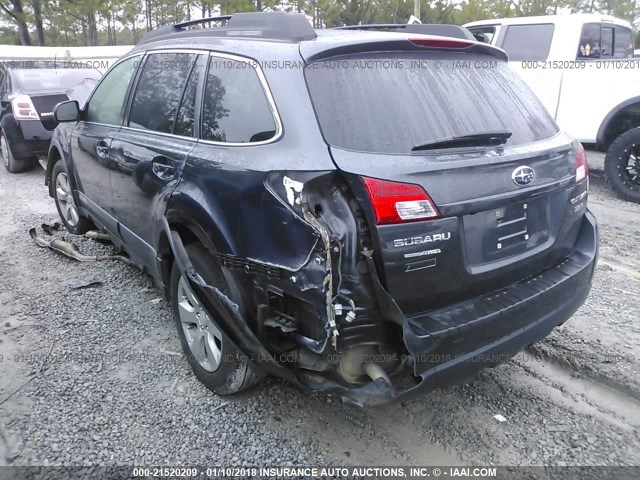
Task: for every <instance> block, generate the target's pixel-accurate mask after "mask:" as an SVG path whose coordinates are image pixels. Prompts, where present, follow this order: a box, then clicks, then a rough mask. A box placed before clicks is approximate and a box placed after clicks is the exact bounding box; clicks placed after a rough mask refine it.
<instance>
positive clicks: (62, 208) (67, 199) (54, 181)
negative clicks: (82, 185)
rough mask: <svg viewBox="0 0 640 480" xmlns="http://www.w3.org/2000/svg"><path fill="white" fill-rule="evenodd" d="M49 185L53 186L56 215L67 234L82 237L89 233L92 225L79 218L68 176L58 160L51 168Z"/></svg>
mask: <svg viewBox="0 0 640 480" xmlns="http://www.w3.org/2000/svg"><path fill="white" fill-rule="evenodd" d="M51 185H52V186H53V198H54V200H55V202H56V208H57V209H58V215H60V219H61V220H62V223H63V224H64V226H65V227H66V229H67V230H68V231H69V233H73V234H75V235H82V234H84V233H86V232H87V231H89V230H90V229H91V228H92V227H93V224H92V223H91V220H89V219H88V218H85V217H83V216H81V215H80V212H79V211H78V207H77V206H76V204H75V200H74V199H73V194H72V191H71V185H70V183H69V176H68V174H67V170H66V169H65V168H64V162H63V161H62V160H58V161H57V162H56V164H55V165H54V166H53V171H52V172H51Z"/></svg>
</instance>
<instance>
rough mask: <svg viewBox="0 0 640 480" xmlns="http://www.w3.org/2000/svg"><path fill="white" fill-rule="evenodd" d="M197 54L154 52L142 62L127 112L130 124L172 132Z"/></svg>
mask: <svg viewBox="0 0 640 480" xmlns="http://www.w3.org/2000/svg"><path fill="white" fill-rule="evenodd" d="M196 59H197V55H196V54H192V53H154V54H151V55H149V57H148V58H147V60H146V61H145V63H144V67H143V69H142V73H141V74H140V80H139V81H138V84H137V86H136V91H135V94H134V96H133V102H132V104H131V112H130V113H129V126H130V127H133V128H139V129H143V130H152V131H154V132H161V133H171V132H172V129H173V124H174V122H175V121H176V116H177V113H178V107H179V106H180V99H181V98H182V94H183V92H184V90H185V87H186V85H187V79H188V78H189V74H190V73H191V70H192V68H193V65H194V63H195V60H196Z"/></svg>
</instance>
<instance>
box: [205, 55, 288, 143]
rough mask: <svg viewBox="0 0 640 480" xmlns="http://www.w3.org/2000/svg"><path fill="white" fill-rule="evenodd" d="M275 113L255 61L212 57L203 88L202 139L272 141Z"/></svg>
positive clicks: (243, 141) (248, 141)
mask: <svg viewBox="0 0 640 480" xmlns="http://www.w3.org/2000/svg"><path fill="white" fill-rule="evenodd" d="M274 113H275V107H274V106H273V104H272V103H270V100H269V98H268V97H267V93H266V91H265V88H264V87H263V83H262V81H261V79H260V76H259V74H258V71H257V67H256V66H255V65H254V64H253V63H252V62H249V61H241V60H236V59H231V58H226V57H216V56H212V57H211V59H210V61H209V70H208V72H207V76H206V84H205V88H204V108H203V113H202V129H201V136H202V138H203V139H205V140H212V141H215V142H224V143H253V142H262V141H266V140H269V139H271V138H273V137H274V136H275V135H276V133H277V130H278V128H277V126H276V121H275V118H274Z"/></svg>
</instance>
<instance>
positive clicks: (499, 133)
mask: <svg viewBox="0 0 640 480" xmlns="http://www.w3.org/2000/svg"><path fill="white" fill-rule="evenodd" d="M511 135H512V133H511V132H509V131H507V130H496V131H495V132H478V133H472V134H470V135H461V136H459V137H444V138H436V139H435V140H430V141H428V142H424V143H419V144H417V145H415V146H413V147H412V148H411V151H412V152H417V151H420V150H437V149H440V148H462V147H493V146H495V145H502V144H504V143H506V142H507V140H508V139H509V137H510V136H511Z"/></svg>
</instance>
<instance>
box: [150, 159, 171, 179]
mask: <svg viewBox="0 0 640 480" xmlns="http://www.w3.org/2000/svg"><path fill="white" fill-rule="evenodd" d="M151 171H152V172H153V174H154V175H155V176H156V177H158V178H159V179H160V180H165V181H166V180H173V178H174V176H175V173H176V168H175V167H174V166H173V162H172V161H171V160H169V159H168V158H166V157H156V158H154V159H153V160H152V161H151Z"/></svg>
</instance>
